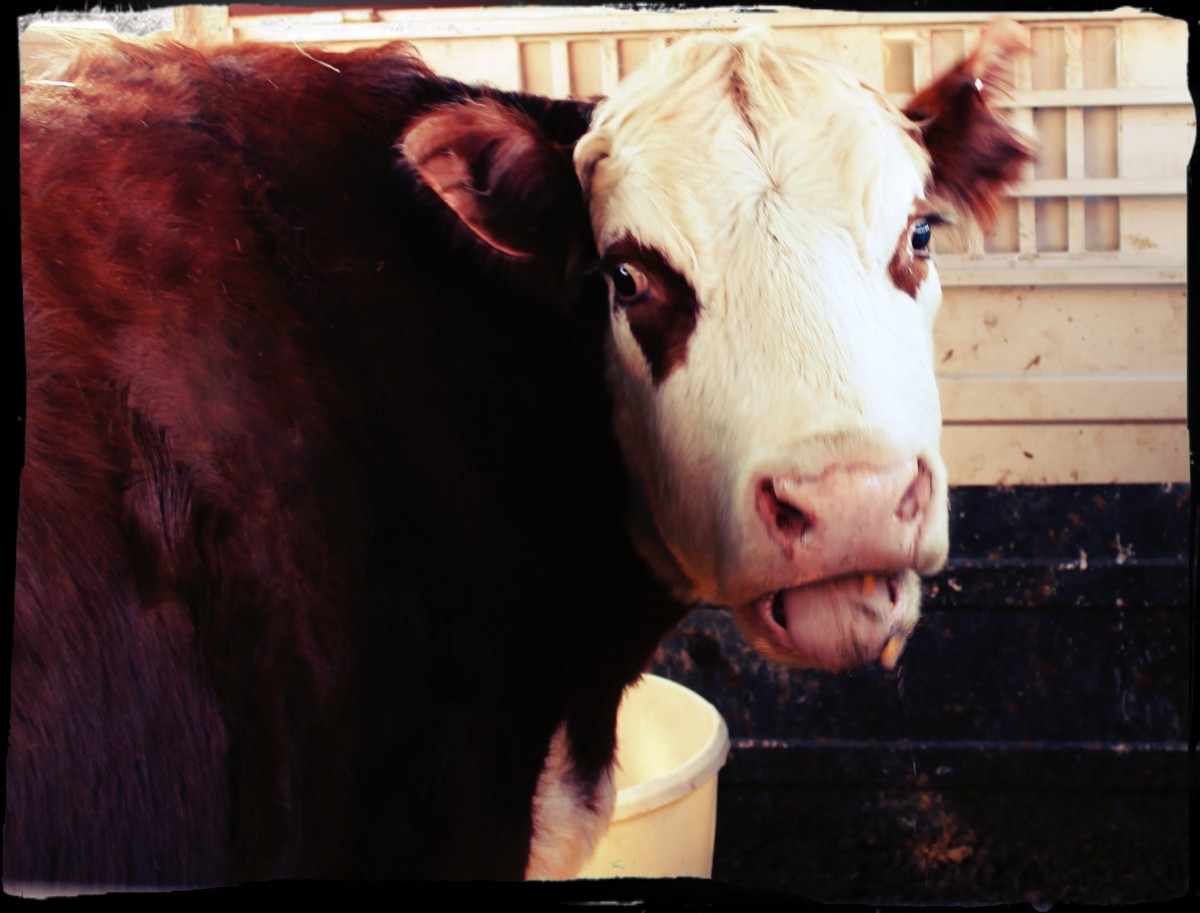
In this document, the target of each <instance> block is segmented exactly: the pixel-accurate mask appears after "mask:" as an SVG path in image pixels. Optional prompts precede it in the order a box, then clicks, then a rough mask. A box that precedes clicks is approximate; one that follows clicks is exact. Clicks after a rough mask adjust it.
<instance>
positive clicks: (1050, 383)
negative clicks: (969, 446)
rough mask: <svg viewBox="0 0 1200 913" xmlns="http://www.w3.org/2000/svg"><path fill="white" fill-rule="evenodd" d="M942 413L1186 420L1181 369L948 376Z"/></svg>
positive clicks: (1024, 418)
mask: <svg viewBox="0 0 1200 913" xmlns="http://www.w3.org/2000/svg"><path fill="white" fill-rule="evenodd" d="M938 389H939V390H940V391H941V395H942V417H943V419H944V420H945V421H946V422H949V423H962V422H1102V421H1103V422H1109V421H1146V420H1154V421H1163V420H1168V421H1185V420H1186V419H1187V377H1186V375H1185V374H1183V373H1179V374H1101V373H1097V374H1062V375H1051V376H1034V377H1017V376H1014V375H1011V374H1000V375H981V374H973V375H968V376H953V377H942V378H940V379H939V381H938Z"/></svg>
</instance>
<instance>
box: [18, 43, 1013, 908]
mask: <svg viewBox="0 0 1200 913" xmlns="http://www.w3.org/2000/svg"><path fill="white" fill-rule="evenodd" d="M1021 43H1022V39H1021V36H1020V35H1019V34H1018V30H1016V29H1015V27H1012V26H1001V27H999V28H997V29H995V30H993V31H991V32H989V33H988V34H987V35H986V36H985V41H984V43H983V46H982V47H981V48H980V49H979V50H978V51H977V52H976V53H975V54H974V55H973V56H972V57H970V58H968V59H967V60H966V61H964V62H963V63H962V64H960V65H959V66H958V67H957V68H955V69H954V70H952V71H951V72H950V73H948V74H947V75H946V76H944V77H943V78H942V79H940V80H939V81H938V82H937V83H936V84H934V85H933V86H931V87H930V88H928V89H927V90H925V91H924V92H922V93H920V94H919V95H918V96H917V97H916V98H915V99H914V100H913V102H912V103H911V104H910V105H909V107H908V109H907V111H905V112H901V111H898V110H896V109H895V108H893V107H892V106H891V105H890V104H889V103H888V102H887V101H886V100H884V99H883V98H882V96H880V95H879V94H877V93H875V92H873V91H872V90H870V89H867V88H865V87H864V86H862V85H861V84H860V83H859V82H858V81H857V80H856V79H855V78H853V77H852V76H849V75H847V74H845V73H844V72H842V71H841V70H839V69H837V68H836V67H834V66H832V65H830V64H828V63H824V62H821V61H817V60H814V59H812V58H810V57H808V56H806V55H804V54H802V53H800V52H799V51H797V50H795V49H793V48H791V47H790V46H789V45H788V44H786V43H785V42H784V41H782V40H780V39H777V38H775V37H773V36H772V35H771V34H769V33H766V32H751V33H745V34H739V35H736V36H732V37H716V36H700V37H694V38H688V39H685V40H682V41H680V42H678V43H677V44H676V45H675V46H673V47H672V48H671V49H670V50H669V51H668V52H666V53H665V54H663V55H662V56H661V57H659V58H658V59H655V60H653V61H651V62H650V63H649V64H647V65H646V66H645V67H644V68H643V69H642V70H641V71H639V72H638V73H637V74H635V75H634V76H632V77H631V78H630V79H628V80H627V81H626V82H625V83H623V84H622V86H621V87H620V88H619V89H618V90H617V91H616V93H615V94H614V95H613V96H612V97H611V98H609V99H607V100H605V101H603V102H601V103H600V104H599V105H598V106H596V107H595V109H594V110H593V107H592V105H590V104H587V103H582V102H569V101H548V100H546V99H541V98H537V97H534V96H528V95H521V94H515V93H504V92H500V91H497V90H495V89H490V88H480V87H472V86H467V85H463V84H461V83H458V82H455V81H453V80H449V79H444V78H441V77H437V76H435V75H434V74H432V73H431V72H429V71H428V70H427V69H426V68H425V67H424V66H423V65H422V64H420V63H419V62H418V61H416V60H415V59H414V58H412V57H411V56H409V55H408V54H407V53H406V52H405V50H404V49H403V48H399V47H395V46H389V47H383V48H372V49H364V50H359V51H354V52H351V53H348V54H336V53H330V52H323V51H315V50H314V51H305V52H301V51H300V50H298V49H295V48H287V47H266V46H256V45H248V46H237V47H231V48H229V47H226V48H213V49H208V50H196V49H187V48H183V47H180V46H177V45H172V44H159V45H140V44H133V43H128V42H118V41H112V42H108V43H107V44H101V45H97V46H94V47H91V48H85V49H84V50H83V51H82V52H81V53H80V55H79V56H78V57H77V59H76V60H75V61H74V62H73V63H72V64H71V65H70V66H69V67H68V68H67V69H66V71H65V72H63V73H61V74H58V75H57V76H56V78H55V79H53V80H48V81H46V82H44V83H41V84H36V85H31V86H27V87H25V89H24V90H23V93H24V94H23V98H22V145H21V155H22V159H21V176H22V248H23V261H22V262H23V283H24V295H25V333H26V363H27V387H28V397H27V399H28V405H27V413H26V417H27V430H26V438H25V464H24V469H23V473H22V478H21V490H20V498H21V501H20V511H19V517H18V529H17V567H16V601H15V618H14V650H13V673H12V712H11V718H10V726H11V739H10V752H9V756H8V762H7V775H8V776H7V819H6V823H5V834H4V837H5V841H4V844H5V845H4V877H5V883H6V886H8V887H10V888H12V887H14V886H15V887H20V886H22V885H27V884H30V883H37V884H50V885H56V886H58V887H59V888H61V887H62V886H64V885H66V886H71V885H87V886H92V887H95V886H113V885H116V886H128V885H160V886H163V885H166V886H170V885H207V884H221V883H228V882H236V881H242V880H247V879H262V878H272V877H294V876H305V877H313V876H316V877H328V876H339V877H356V878H362V877H367V878H378V877H407V878H435V879H440V878H509V879H511V878H520V877H537V878H540V877H552V876H560V875H568V874H570V873H571V872H572V871H575V870H576V869H577V868H578V866H579V865H581V864H582V862H583V861H584V860H585V858H586V856H587V854H588V853H589V852H590V847H591V845H592V842H593V840H594V839H595V837H596V835H597V834H598V833H599V832H600V831H602V830H603V828H604V826H605V823H606V821H607V817H608V814H609V810H610V808H611V802H612V784H611V776H610V768H611V765H612V759H613V750H614V741H615V730H614V726H615V717H616V711H617V706H618V704H619V702H620V697H621V694H622V692H623V690H624V688H625V687H626V686H627V685H628V684H629V683H630V682H632V681H634V680H635V679H636V678H637V676H638V675H639V674H640V672H641V670H642V669H643V667H644V665H645V663H646V662H647V659H648V657H649V656H650V654H651V653H652V651H653V649H654V646H655V644H656V643H657V641H658V639H659V638H660V637H661V636H662V635H663V634H664V633H665V632H666V631H667V630H669V629H670V627H671V626H672V625H673V624H675V623H676V622H677V621H678V619H679V618H680V617H681V616H682V614H683V612H684V611H685V610H686V607H687V606H688V605H691V604H695V603H699V602H707V603H717V604H723V605H728V606H730V607H732V608H733V609H734V611H735V612H736V613H737V615H738V618H739V620H740V621H741V624H742V627H743V629H744V630H745V631H746V633H747V635H748V636H749V637H750V638H751V639H752V640H753V641H754V643H755V644H756V645H757V646H759V648H760V649H762V650H763V652H765V653H767V654H768V655H770V656H772V657H775V658H777V659H780V660H782V661H784V662H790V663H798V664H803V665H810V666H819V667H824V668H829V669H838V668H844V667H847V666H850V665H853V664H855V663H860V662H865V661H869V660H871V659H873V658H875V657H878V656H880V654H881V652H883V651H884V648H885V643H888V642H889V641H890V642H891V643H892V645H893V646H892V647H891V648H890V650H889V651H888V653H887V654H885V659H886V660H888V661H894V654H895V652H896V651H897V649H898V648H899V646H900V645H902V643H903V641H904V639H905V638H906V637H907V636H908V635H909V634H910V633H911V631H912V630H913V626H914V624H915V622H916V619H917V616H918V611H919V605H918V603H919V587H918V578H919V576H920V575H922V574H928V573H930V572H933V571H936V570H937V569H938V568H939V567H940V566H941V564H942V562H943V561H944V559H945V556H946V550H947V541H946V523H947V518H946V478H945V469H944V467H943V464H942V461H941V458H940V457H939V454H938V442H939V433H940V418H939V407H938V398H937V389H936V386H935V384H934V376H933V364H932V358H931V347H932V343H931V326H932V322H933V319H934V314H935V312H936V309H937V306H938V301H939V297H940V293H939V288H938V281H937V276H936V272H935V270H934V269H933V266H932V263H931V261H930V259H929V246H928V242H929V227H930V226H931V225H933V224H935V223H936V222H938V221H939V220H941V219H942V218H943V216H942V215H941V210H940V209H939V206H941V205H945V204H947V203H956V204H959V206H960V208H963V209H965V210H967V213H968V214H972V213H973V214H975V215H980V216H984V217H986V216H987V215H988V213H989V211H990V209H991V208H992V207H993V206H994V201H995V199H996V196H997V194H999V193H1000V192H1001V190H1002V189H1003V187H1004V186H1005V185H1006V184H1008V183H1010V182H1012V181H1013V180H1015V179H1016V177H1017V174H1018V171H1019V169H1020V168H1021V166H1022V165H1023V163H1024V162H1025V161H1026V160H1027V159H1028V156H1029V153H1028V150H1027V148H1026V146H1025V145H1024V143H1023V142H1022V141H1021V140H1020V139H1019V138H1017V137H1016V136H1015V135H1014V134H1012V133H1011V132H1010V131H1009V130H1008V129H1007V128H1006V127H1004V125H1003V124H1002V123H1001V122H1000V121H998V120H997V119H996V118H995V117H994V115H993V114H992V112H991V111H990V110H989V108H988V106H987V98H988V95H989V94H990V93H991V92H992V91H993V86H994V85H995V83H996V82H997V80H998V78H999V76H1000V74H1001V72H1002V71H1003V69H1004V67H1005V65H1006V61H1007V59H1008V58H1009V57H1010V56H1011V55H1012V53H1013V52H1015V51H1016V50H1017V49H1018V48H1019V47H1020V45H1021ZM602 277H603V278H602Z"/></svg>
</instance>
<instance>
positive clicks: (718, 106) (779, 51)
mask: <svg viewBox="0 0 1200 913" xmlns="http://www.w3.org/2000/svg"><path fill="white" fill-rule="evenodd" d="M911 126H912V125H911V122H909V121H907V119H906V118H904V116H903V115H902V114H901V113H900V112H899V111H897V110H896V109H895V108H894V107H893V106H891V105H890V104H889V103H888V102H887V101H886V100H885V99H884V98H883V97H882V96H881V95H879V94H878V93H877V92H875V91H874V90H871V89H869V88H867V87H865V86H864V85H862V83H861V82H859V80H858V79H857V78H856V77H854V76H853V75H851V74H849V73H847V72H845V71H843V70H841V69H840V68H838V67H836V66H835V65H833V64H830V63H828V62H827V61H823V60H818V59H816V58H812V57H809V56H808V55H805V54H803V53H801V52H799V51H798V50H796V49H795V48H793V47H791V46H790V45H789V44H788V43H787V42H786V41H784V40H781V39H779V38H777V37H776V36H774V35H773V34H771V33H770V32H766V31H765V30H754V31H749V32H742V33H738V34H737V35H735V36H732V37H727V36H696V37H693V38H688V39H684V40H683V41H681V42H679V43H677V44H676V45H674V46H673V47H672V48H670V49H669V50H668V51H667V52H665V53H663V54H660V55H658V56H657V57H656V58H652V59H651V60H650V61H648V62H647V64H646V65H645V66H644V67H643V68H642V69H641V70H639V71H637V72H636V73H634V74H632V75H631V76H630V77H629V78H627V79H626V80H625V81H624V82H623V83H622V84H621V85H620V86H619V87H618V88H617V90H616V91H615V92H614V93H613V95H612V96H611V97H610V98H609V99H607V100H606V101H605V102H603V103H602V104H601V105H600V106H599V107H598V108H597V109H596V112H595V114H594V116H593V120H592V127H591V129H590V130H589V132H588V134H587V135H586V136H585V137H584V138H583V139H582V140H581V141H580V143H579V145H578V147H577V149H576V159H575V160H576V166H577V168H578V170H579V174H580V178H581V180H582V182H583V186H584V189H585V192H586V193H587V194H588V198H589V204H590V206H591V211H592V220H593V224H594V226H595V228H596V232H597V241H598V243H599V245H600V247H601V249H603V248H604V247H605V246H606V245H607V244H608V243H611V241H612V240H613V239H615V238H616V237H618V236H620V235H622V234H626V233H633V234H635V235H636V236H637V237H638V238H639V239H640V240H642V241H643V242H645V243H648V244H650V245H653V246H655V247H657V248H659V249H660V250H662V251H663V252H664V253H665V254H666V255H667V256H668V258H669V259H670V260H672V261H673V263H674V265H675V266H676V267H677V268H679V269H681V270H683V271H685V272H687V273H689V274H692V275H695V273H696V272H697V270H698V267H699V264H700V263H704V262H706V261H711V258H712V256H713V255H714V254H718V253H719V251H718V250H713V249H711V248H712V247H713V246H714V245H719V244H721V243H723V241H724V240H727V239H729V238H730V237H731V236H732V235H735V234H738V233H753V232H759V233H761V232H764V231H771V230H772V226H771V225H770V224H769V220H768V219H766V218H765V214H767V213H771V214H773V218H775V219H776V220H778V219H780V218H787V219H796V220H802V221H807V222H810V223H822V224H826V225H831V226H835V227H839V228H842V229H844V230H846V231H847V232H848V233H849V234H850V236H851V237H852V238H853V241H854V244H855V245H856V247H857V249H858V251H859V254H860V256H861V257H862V258H863V260H864V261H873V262H875V263H876V264H878V263H879V262H880V261H882V262H886V259H887V258H888V257H890V255H891V252H892V250H893V249H894V247H895V244H896V240H897V239H896V235H897V233H898V231H899V230H900V227H902V226H903V224H904V222H905V220H906V218H907V216H908V213H909V210H910V208H911V206H912V202H913V199H914V197H916V196H918V195H919V194H920V192H921V190H922V188H923V186H924V185H925V183H926V181H927V179H928V171H929V164H928V156H927V155H926V153H925V152H924V150H923V148H922V147H921V146H920V144H919V143H918V142H917V141H916V140H915V139H914V138H913V136H912V135H911V133H910V128H911Z"/></svg>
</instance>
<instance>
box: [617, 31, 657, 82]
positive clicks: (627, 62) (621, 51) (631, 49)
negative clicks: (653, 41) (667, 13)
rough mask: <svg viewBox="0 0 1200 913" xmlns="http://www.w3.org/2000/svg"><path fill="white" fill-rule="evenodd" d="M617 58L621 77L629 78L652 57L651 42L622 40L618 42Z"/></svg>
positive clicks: (638, 39)
mask: <svg viewBox="0 0 1200 913" xmlns="http://www.w3.org/2000/svg"><path fill="white" fill-rule="evenodd" d="M617 56H618V59H619V61H620V71H621V76H622V77H625V76H628V75H629V74H630V73H632V72H633V71H634V70H636V69H637V68H638V67H640V66H641V65H642V64H643V63H645V62H646V58H648V57H649V56H650V42H649V41H648V40H647V39H645V38H622V39H620V40H619V41H618V42H617Z"/></svg>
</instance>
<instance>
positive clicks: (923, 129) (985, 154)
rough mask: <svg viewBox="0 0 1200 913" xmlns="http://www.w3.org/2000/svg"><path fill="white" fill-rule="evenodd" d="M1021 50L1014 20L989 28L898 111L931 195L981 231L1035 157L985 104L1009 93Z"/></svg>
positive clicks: (1023, 43) (1022, 35) (1024, 44)
mask: <svg viewBox="0 0 1200 913" xmlns="http://www.w3.org/2000/svg"><path fill="white" fill-rule="evenodd" d="M1028 48H1029V43H1028V37H1027V35H1026V32H1025V29H1024V28H1022V27H1021V26H1020V25H1018V24H1017V23H1016V22H1013V21H1012V20H999V21H996V22H993V23H990V24H989V25H988V26H987V27H986V28H985V29H984V31H983V36H982V40H981V41H980V44H979V47H978V48H977V49H976V51H975V53H974V54H972V55H971V56H970V57H968V58H966V59H965V60H962V61H960V62H959V63H958V64H956V65H955V66H954V67H953V68H952V69H951V70H950V71H949V72H947V73H946V74H945V75H943V76H942V77H941V78H940V79H938V80H937V82H935V83H933V84H932V85H931V86H928V87H927V88H925V89H923V90H922V91H921V92H919V93H917V95H916V96H915V97H914V98H913V99H912V101H910V102H909V103H908V105H907V106H906V107H905V109H904V113H905V114H906V115H908V117H909V118H911V119H912V120H913V121H914V122H915V125H914V126H915V130H916V132H917V133H918V134H919V135H920V138H921V141H922V142H923V143H924V145H925V148H926V149H928V150H929V155H930V158H931V159H932V187H931V188H930V190H931V192H932V193H938V194H942V195H944V196H948V197H950V198H951V200H952V201H953V202H955V203H956V204H958V205H960V206H963V207H964V208H966V209H967V210H968V211H970V212H971V213H972V214H973V215H975V216H976V217H977V218H978V219H979V220H980V221H981V222H983V223H984V224H985V225H986V224H987V223H989V222H990V221H991V219H992V218H993V217H994V215H995V212H996V207H997V205H998V204H999V200H1000V195H1001V194H1002V193H1003V192H1004V189H1005V188H1006V187H1008V186H1009V185H1010V184H1014V183H1016V181H1017V180H1018V179H1019V177H1020V174H1021V169H1022V168H1023V167H1024V165H1025V163H1026V162H1030V161H1032V160H1033V158H1034V155H1033V150H1032V147H1031V145H1030V143H1029V141H1028V140H1027V139H1026V138H1025V137H1023V136H1022V135H1021V134H1020V133H1018V132H1017V131H1015V130H1014V129H1012V128H1011V127H1009V126H1008V125H1007V124H1006V123H1005V122H1004V121H1002V120H1000V118H998V117H997V116H996V113H995V111H994V110H993V109H992V108H991V107H990V105H989V104H988V102H989V98H990V96H991V95H992V94H993V93H994V92H995V91H996V90H998V89H1000V90H1002V89H1005V88H1008V78H1007V72H1008V70H1009V67H1010V65H1011V61H1012V59H1013V58H1014V57H1015V56H1016V55H1017V54H1020V53H1023V52H1025V51H1027V50H1028Z"/></svg>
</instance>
